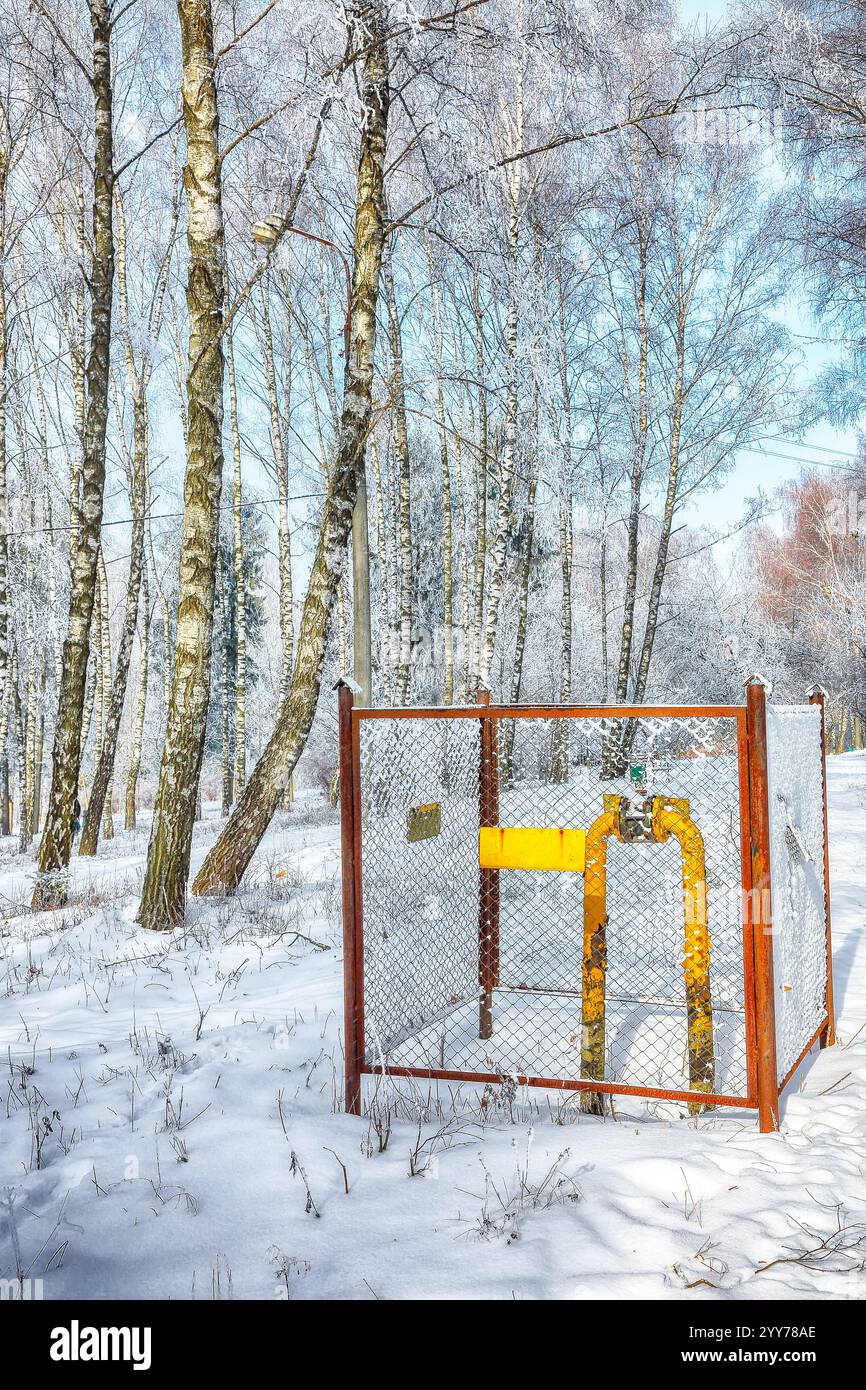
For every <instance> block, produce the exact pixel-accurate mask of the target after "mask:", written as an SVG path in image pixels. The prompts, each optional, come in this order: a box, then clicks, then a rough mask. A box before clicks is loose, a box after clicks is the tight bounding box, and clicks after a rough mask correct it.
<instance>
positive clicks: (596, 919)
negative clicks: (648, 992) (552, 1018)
mask: <svg viewBox="0 0 866 1390" xmlns="http://www.w3.org/2000/svg"><path fill="white" fill-rule="evenodd" d="M621 803H622V797H621V796H606V797H605V798H604V811H603V812H602V814H601V815H600V816H599V817H598V819H597V820H595V821H593V823H592V825H591V826H590V827H589V830H588V831H587V832H586V865H585V868H584V872H583V990H582V994H583V1007H582V1016H581V1036H580V1076H581V1080H592V1081H603V1080H604V987H605V979H606V976H607V842H608V840H609V839H610V838H611V836H613V837H614V838H615V839H617V840H621V839H622V835H621V834H620V828H619V827H620V811H621ZM581 1108H582V1109H583V1110H584V1111H585V1112H586V1113H587V1114H590V1115H603V1114H604V1100H603V1097H602V1096H601V1095H600V1093H599V1092H597V1091H584V1092H583V1095H582V1096H581Z"/></svg>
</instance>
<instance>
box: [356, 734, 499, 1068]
mask: <svg viewBox="0 0 866 1390" xmlns="http://www.w3.org/2000/svg"><path fill="white" fill-rule="evenodd" d="M360 765H361V854H362V865H363V875H362V883H363V903H364V955H363V961H364V967H363V968H364V1015H365V1037H366V1044H367V1061H368V1062H369V1063H370V1064H380V1063H381V1062H382V1061H383V1060H384V1061H387V1060H388V1059H393V1058H394V1057H395V1056H396V1055H398V1054H400V1055H402V1053H401V1051H400V1050H401V1045H402V1048H403V1049H408V1051H409V1052H410V1053H411V1055H413V1056H415V1055H417V1051H418V1050H417V1048H414V1049H413V1045H412V1043H411V1041H410V1040H411V1039H413V1038H418V1037H421V1036H426V1035H427V1033H429V1032H430V1030H431V1029H432V1030H433V1031H434V1033H435V1031H436V1029H437V1028H439V1027H440V1026H441V1023H442V1020H444V1019H445V1018H446V1017H447V1016H449V1015H450V1014H452V1013H453V1012H454V1011H455V1009H457V1008H459V1007H460V1006H461V1005H462V1004H464V1003H465V1002H466V1001H467V1000H470V999H472V1000H475V1001H477V999H478V904H479V881H480V873H479V867H478V824H479V775H480V766H481V733H480V724H479V722H478V721H476V720H463V719H446V718H443V719H405V718H403V719H400V718H398V719H373V720H365V721H363V722H362V724H361V726H360ZM434 807H435V808H436V809H435V810H433V809H432V808H434ZM431 832H432V833H431ZM476 1013H477V1002H476Z"/></svg>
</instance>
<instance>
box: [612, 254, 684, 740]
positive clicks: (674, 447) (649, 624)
mask: <svg viewBox="0 0 866 1390" xmlns="http://www.w3.org/2000/svg"><path fill="white" fill-rule="evenodd" d="M675 275H676V293H677V327H676V349H675V350H676V370H675V377H674V392H673V401H672V403H671V434H670V443H669V446H668V481H667V488H666V491H665V505H664V511H663V513H662V524H661V530H660V533H659V541H658V547H657V549H656V558H655V564H654V566H653V575H652V579H651V581H650V591H649V598H648V601H647V617H646V626H645V627H644V634H643V642H642V644H641V652H640V659H639V661H638V668H637V674H636V676H635V682H634V694H633V699H634V703H635V704H636V705H641V704H643V702H644V699H645V697H646V688H647V681H648V680H649V672H650V662H651V661H652V653H653V646H654V644H655V636H656V630H657V628H658V618H659V608H660V606H661V598H662V589H663V588H664V582H665V575H666V574H667V567H668V555H669V553H670V541H671V531H672V529H673V522H674V513H675V512H676V507H677V493H678V488H679V476H680V438H681V435H682V423H683V406H684V403H685V394H684V378H685V355H686V307H687V301H686V295H685V291H684V286H683V278H682V267H681V265H680V263H679V260H677V265H676V271H675ZM636 732H637V722H636V720H634V719H630V720H629V721H628V725H627V728H626V730H625V732H624V734H623V739H622V743H623V749H622V766H623V767H624V766H625V764H626V763H627V762H628V760H629V758H630V756H631V749H632V745H633V743H634V737H635V733H636Z"/></svg>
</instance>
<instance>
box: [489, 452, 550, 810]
mask: <svg viewBox="0 0 866 1390" xmlns="http://www.w3.org/2000/svg"><path fill="white" fill-rule="evenodd" d="M536 433H537V431H536ZM537 488H538V475H537V473H533V475H532V477H531V478H530V480H529V487H528V489H527V493H526V507H525V509H524V513H523V532H524V535H523V547H522V550H523V554H522V566H521V572H520V597H519V600H518V609H517V637H516V640H515V643H514V662H513V664H512V667H511V687H510V689H509V692H508V699H509V701H510V703H511V704H512V705H516V704H518V703H519V701H520V687H521V684H522V681H523V656H524V652H525V651H526V632H527V628H528V625H529V586H530V582H531V579H532V543H533V538H534V535H535V494H536V490H537ZM565 722H566V721H565V720H564V719H560V720H557V721H555V723H559V724H564V723H565ZM515 723H516V721H515V720H514V719H506V720H504V721H503V729H502V733H503V737H502V751H501V776H502V780H503V782H504V783H507V782H508V781H509V779H510V776H511V759H512V755H513V752H514V729H515Z"/></svg>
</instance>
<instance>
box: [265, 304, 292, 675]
mask: <svg viewBox="0 0 866 1390" xmlns="http://www.w3.org/2000/svg"><path fill="white" fill-rule="evenodd" d="M260 341H261V347H262V361H263V365H264V371H265V392H266V395H267V400H268V411H269V414H270V421H271V452H272V454H273V459H274V474H275V476H276V482H277V498H278V524H277V537H278V549H277V565H278V572H279V617H280V640H281V642H282V662H281V665H280V700H282V699H283V698H284V697H285V694H286V691H287V690H288V688H289V683H290V681H291V679H292V660H293V657H294V645H295V618H294V597H293V593H292V548H291V547H292V538H291V533H290V529H289V479H288V472H287V469H286V451H285V448H284V447H283V421H282V414H281V411H280V402H279V398H278V396H277V373H276V368H275V366H274V339H273V333H272V331H271V312H270V305H269V303H268V287H267V283H265V284H264V285H263V286H262V333H261V340H260Z"/></svg>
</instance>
